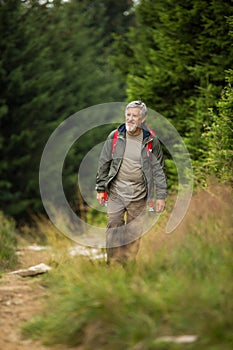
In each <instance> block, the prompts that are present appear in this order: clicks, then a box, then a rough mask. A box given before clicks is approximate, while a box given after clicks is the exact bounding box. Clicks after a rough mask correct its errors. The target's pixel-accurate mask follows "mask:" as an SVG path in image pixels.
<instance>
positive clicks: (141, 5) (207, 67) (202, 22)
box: [0, 0, 233, 221]
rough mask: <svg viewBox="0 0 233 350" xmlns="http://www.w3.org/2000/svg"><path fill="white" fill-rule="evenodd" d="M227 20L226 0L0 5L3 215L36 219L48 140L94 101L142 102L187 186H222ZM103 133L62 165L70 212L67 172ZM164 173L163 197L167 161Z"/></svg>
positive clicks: (228, 160)
mask: <svg viewBox="0 0 233 350" xmlns="http://www.w3.org/2000/svg"><path fill="white" fill-rule="evenodd" d="M232 16H233V5H232V1H220V0H219V1H218V0H215V1H207V2H206V1H198V0H188V1H176V3H173V1H170V0H166V1H160V0H158V1H149V0H147V1H139V2H137V3H136V2H133V1H123V0H122V1H110V0H103V1H88V0H83V1H68V2H64V1H59V0H56V1H36V0H25V1H20V0H8V1H1V3H0V17H1V24H0V26H1V34H2V35H1V44H0V48H1V58H0V67H1V100H0V123H1V131H0V133H1V134H0V148H1V163H0V200H1V209H2V210H3V211H4V213H6V214H7V215H10V216H13V217H14V218H15V219H16V220H17V221H22V220H25V219H26V220H28V219H29V217H30V215H31V214H32V213H37V214H38V213H43V205H42V202H41V198H40V193H39V180H38V179H39V164H40V159H41V155H42V152H43V149H44V147H45V144H46V142H47V140H48V138H49V136H50V135H51V133H52V132H53V131H54V130H55V128H56V127H57V126H58V125H59V124H60V123H61V122H62V121H64V120H65V119H66V118H68V117H69V116H70V115H72V114H74V113H76V112H78V111H80V110H82V109H84V108H87V107H90V106H93V105H96V104H100V103H108V102H116V101H129V100H135V99H142V100H143V101H144V102H145V103H146V104H147V106H148V107H149V108H151V109H153V110H155V111H157V112H158V113H160V114H161V115H163V116H164V117H166V118H167V119H168V120H169V121H170V122H171V123H172V124H173V125H174V127H175V128H176V129H177V131H178V132H179V134H180V135H181V137H182V138H183V140H184V141H185V143H186V146H187V147H188V150H189V153H190V156H191V158H192V161H193V167H194V176H195V183H196V184H201V185H203V184H204V183H205V182H206V179H207V175H210V174H213V175H214V176H216V177H217V178H218V179H219V181H230V180H231V168H232V151H231V135H232V118H231V115H232V103H233V102H232V87H231V83H232V63H233V47H232V25H233V17H232ZM122 118H123V116H122ZM122 120H123V119H122ZM109 130H110V129H109V127H101V128H97V129H96V130H93V132H90V133H89V134H88V136H87V137H85V138H83V139H82V140H81V141H82V142H79V143H76V144H75V145H74V146H73V147H72V148H71V150H70V152H69V154H68V157H67V159H66V162H65V166H64V171H63V183H64V189H65V193H66V195H67V198H68V201H69V203H70V204H71V206H72V208H74V210H75V211H76V212H77V213H79V211H80V205H81V204H80V201H81V200H82V199H81V196H77V173H78V169H79V165H80V163H81V161H82V159H83V157H84V156H85V155H86V153H87V152H88V151H89V150H90V149H91V148H92V147H93V146H94V145H96V144H97V143H99V142H102V141H104V139H105V137H106V135H107V134H108V132H109ZM165 152H166V151H165ZM167 173H168V181H169V188H170V189H172V188H175V185H176V180H177V179H176V174H175V169H174V165H173V164H172V161H170V160H169V154H168V155H167Z"/></svg>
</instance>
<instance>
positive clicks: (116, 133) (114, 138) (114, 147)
mask: <svg viewBox="0 0 233 350" xmlns="http://www.w3.org/2000/svg"><path fill="white" fill-rule="evenodd" d="M118 133H119V132H118V129H116V131H115V132H114V135H113V139H112V154H114V152H115V150H116V143H117V139H118Z"/></svg>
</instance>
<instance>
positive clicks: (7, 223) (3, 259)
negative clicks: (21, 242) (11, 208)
mask: <svg viewBox="0 0 233 350" xmlns="http://www.w3.org/2000/svg"><path fill="white" fill-rule="evenodd" d="M16 247H17V239H16V231H15V223H14V221H13V220H12V219H9V218H7V217H6V216H4V214H3V213H2V212H1V211H0V271H4V270H8V269H10V268H12V267H14V266H15V265H16V263H17V261H18V259H17V255H16Z"/></svg>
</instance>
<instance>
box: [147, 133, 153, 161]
mask: <svg viewBox="0 0 233 350" xmlns="http://www.w3.org/2000/svg"><path fill="white" fill-rule="evenodd" d="M152 136H153V134H150V137H152ZM152 148H153V141H152V140H151V141H149V142H148V144H147V145H146V149H147V154H148V157H149V158H150V160H151V159H152Z"/></svg>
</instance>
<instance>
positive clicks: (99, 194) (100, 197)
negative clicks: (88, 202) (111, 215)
mask: <svg viewBox="0 0 233 350" xmlns="http://www.w3.org/2000/svg"><path fill="white" fill-rule="evenodd" d="M96 198H97V201H98V202H99V204H100V205H104V192H97V197H96Z"/></svg>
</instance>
